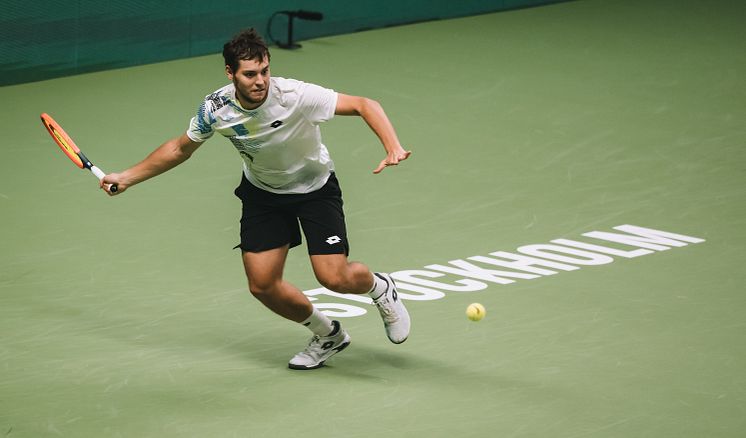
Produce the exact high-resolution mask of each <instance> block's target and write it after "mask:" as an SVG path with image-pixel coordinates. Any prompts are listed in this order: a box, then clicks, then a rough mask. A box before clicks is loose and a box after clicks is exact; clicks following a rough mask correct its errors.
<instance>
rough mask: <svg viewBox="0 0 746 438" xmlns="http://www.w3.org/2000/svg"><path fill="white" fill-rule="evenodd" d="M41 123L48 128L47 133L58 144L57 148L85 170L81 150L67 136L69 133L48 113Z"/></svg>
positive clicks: (43, 115) (42, 116) (42, 117)
mask: <svg viewBox="0 0 746 438" xmlns="http://www.w3.org/2000/svg"><path fill="white" fill-rule="evenodd" d="M41 121H42V123H44V127H45V128H47V131H48V132H49V135H51V136H52V139H53V140H54V142H55V143H57V146H59V147H60V149H62V152H64V153H65V155H67V157H68V158H69V159H70V160H71V161H72V162H73V163H75V165H76V166H78V167H80V168H81V169H83V168H85V163H84V162H83V159H82V158H81V156H80V155H81V154H80V149H78V146H77V145H76V144H75V142H74V141H73V139H72V138H70V136H69V135H67V132H65V130H64V129H62V127H61V126H60V124H59V123H57V122H56V121H55V120H54V119H53V118H52V116H50V115H49V114H47V113H43V114H42V115H41Z"/></svg>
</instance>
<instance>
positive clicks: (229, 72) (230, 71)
mask: <svg viewBox="0 0 746 438" xmlns="http://www.w3.org/2000/svg"><path fill="white" fill-rule="evenodd" d="M225 75H226V76H228V79H230V80H231V81H232V80H233V69H232V68H231V66H230V65H227V64H226V65H225Z"/></svg>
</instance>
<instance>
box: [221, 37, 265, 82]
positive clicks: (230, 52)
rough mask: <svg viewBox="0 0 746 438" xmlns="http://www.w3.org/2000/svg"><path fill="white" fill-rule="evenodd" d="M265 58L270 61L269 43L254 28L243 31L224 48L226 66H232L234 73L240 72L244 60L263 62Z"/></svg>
mask: <svg viewBox="0 0 746 438" xmlns="http://www.w3.org/2000/svg"><path fill="white" fill-rule="evenodd" d="M264 58H267V61H269V49H268V48H267V43H265V42H264V40H263V39H262V37H261V36H259V33H258V32H257V31H256V29H254V28H253V27H252V28H249V29H244V30H242V31H241V32H239V33H238V34H236V35H235V36H234V37H233V39H232V40H230V41H228V42H227V43H225V45H224V46H223V59H225V65H227V66H230V68H231V70H233V71H234V72H235V71H236V70H238V63H239V61H241V60H242V59H243V60H252V59H253V60H256V61H262V60H263V59H264Z"/></svg>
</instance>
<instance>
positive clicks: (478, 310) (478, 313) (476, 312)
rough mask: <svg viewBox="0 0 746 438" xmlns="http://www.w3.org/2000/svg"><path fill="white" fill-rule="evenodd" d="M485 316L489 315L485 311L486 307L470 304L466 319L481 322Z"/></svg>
mask: <svg viewBox="0 0 746 438" xmlns="http://www.w3.org/2000/svg"><path fill="white" fill-rule="evenodd" d="M485 314H487V311H486V310H485V309H484V306H483V305H481V304H479V303H471V304H469V307H467V308H466V317H467V318H469V319H470V320H472V321H480V320H481V319H482V318H484V315H485Z"/></svg>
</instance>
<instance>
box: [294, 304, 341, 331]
mask: <svg viewBox="0 0 746 438" xmlns="http://www.w3.org/2000/svg"><path fill="white" fill-rule="evenodd" d="M301 324H303V325H304V326H306V327H307V328H308V330H311V332H312V333H313V334H315V335H319V336H328V335H329V334H331V332H332V330H334V325H333V324H332V320H331V319H329V317H327V316H326V315H324V314H323V313H321V311H320V310H319V309H317V308H315V307H314V308H313V312H311V316H309V317H308V318H306V320H305V321H303V322H301Z"/></svg>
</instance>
